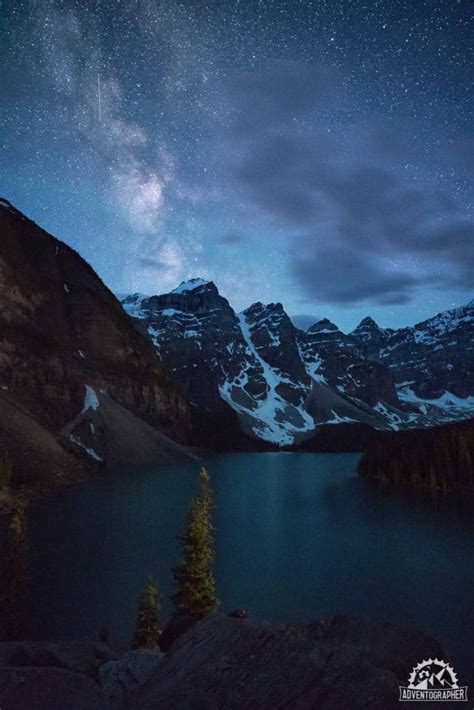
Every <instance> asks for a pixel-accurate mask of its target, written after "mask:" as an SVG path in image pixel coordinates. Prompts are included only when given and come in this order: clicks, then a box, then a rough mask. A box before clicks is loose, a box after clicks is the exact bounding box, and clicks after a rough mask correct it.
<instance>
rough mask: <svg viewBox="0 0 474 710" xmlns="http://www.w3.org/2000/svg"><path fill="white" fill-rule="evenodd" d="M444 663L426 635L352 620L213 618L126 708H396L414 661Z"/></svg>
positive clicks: (177, 646)
mask: <svg viewBox="0 0 474 710" xmlns="http://www.w3.org/2000/svg"><path fill="white" fill-rule="evenodd" d="M430 657H443V658H444V657H445V655H444V654H443V650H442V649H441V648H440V647H439V645H438V644H437V643H436V642H435V641H433V640H432V639H431V638H429V637H428V636H425V635H424V634H422V633H419V632H416V631H410V630H401V629H396V628H394V627H392V626H391V625H389V624H376V623H372V622H370V621H367V620H363V619H353V618H351V617H344V616H339V617H333V618H331V619H329V620H327V621H325V622H322V623H321V622H314V623H312V624H283V623H274V622H265V621H256V620H251V619H236V618H229V617H225V616H222V615H213V616H211V617H207V618H206V619H204V620H202V621H200V622H198V623H197V624H196V625H194V626H193V627H192V628H191V629H190V630H189V631H188V632H186V633H185V634H184V635H183V636H181V637H180V638H179V639H178V640H177V641H176V642H175V643H174V644H173V646H172V648H171V650H170V651H169V652H168V654H167V655H166V657H165V659H164V660H163V661H162V662H161V663H160V664H159V665H158V666H157V667H156V670H155V671H154V672H153V674H152V675H151V676H150V677H149V679H148V680H147V681H145V683H144V684H143V685H142V686H141V687H140V688H138V689H137V690H136V691H135V692H134V693H132V694H131V696H130V699H129V701H128V704H127V708H129V709H130V710H135V709H136V710H139V709H140V710H141V709H142V708H147V707H150V708H151V707H166V708H182V709H184V708H193V707H216V708H229V709H230V708H239V709H240V708H255V709H256V708H270V707H271V708H316V707H324V708H328V709H331V708H333V709H334V710H340V708H345V707H347V708H349V707H350V708H374V709H376V708H377V710H378V708H382V707H383V708H384V709H385V710H389V709H390V708H398V707H399V701H398V693H399V691H398V686H399V685H400V684H404V683H406V681H407V678H408V675H409V673H410V672H411V670H412V668H413V666H415V665H416V664H417V663H418V662H419V659H420V658H430Z"/></svg>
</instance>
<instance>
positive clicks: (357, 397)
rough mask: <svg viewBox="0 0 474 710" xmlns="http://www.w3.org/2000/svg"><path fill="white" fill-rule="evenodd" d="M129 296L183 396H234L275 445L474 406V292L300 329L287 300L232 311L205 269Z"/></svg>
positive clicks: (255, 430) (419, 422) (254, 428)
mask: <svg viewBox="0 0 474 710" xmlns="http://www.w3.org/2000/svg"><path fill="white" fill-rule="evenodd" d="M122 305H123V307H124V309H125V310H126V312H127V313H128V314H129V315H130V316H131V317H132V318H133V319H134V320H135V322H136V323H137V326H138V327H139V328H140V329H141V331H142V332H143V333H144V334H147V335H148V337H149V338H150V340H151V342H152V343H153V344H154V346H155V348H156V352H157V354H158V357H159V358H160V361H161V362H162V363H163V364H164V365H165V366H166V368H167V370H168V372H169V375H170V378H171V379H172V381H173V382H174V383H175V385H176V387H178V388H179V390H180V391H181V392H182V393H183V395H184V396H185V397H186V398H187V399H189V400H190V401H191V402H192V403H194V404H195V405H196V406H197V407H199V408H200V409H201V410H203V411H206V412H207V413H208V414H210V415H211V416H213V417H215V418H218V417H219V416H220V414H221V413H222V412H223V410H224V409H225V408H226V406H228V407H231V408H232V409H233V410H234V411H235V412H236V413H237V415H238V418H239V422H240V426H241V428H242V429H243V431H244V432H246V433H247V434H248V435H250V436H253V437H257V438H260V439H263V440H265V441H268V442H272V443H274V444H277V445H289V444H293V443H295V442H298V441H301V440H303V439H306V438H308V437H310V436H311V435H312V434H313V433H314V432H315V430H316V428H317V427H318V425H329V424H342V423H345V424H347V423H362V424H366V425H369V426H372V427H374V428H378V429H405V428H415V427H416V428H420V427H421V428H423V427H427V426H433V425H435V424H440V423H443V422H448V421H453V420H457V419H464V418H467V417H469V416H472V413H473V412H474V301H470V302H469V303H468V304H466V305H465V306H462V307H460V308H456V309H453V310H449V311H446V312H444V313H439V314H438V315H436V316H434V317H433V318H430V319H428V320H426V321H423V322H422V323H418V324H416V325H415V326H412V327H406V328H401V329H398V330H394V329H386V328H380V327H379V326H378V325H377V323H375V321H374V320H373V319H372V318H370V317H367V318H364V319H363V320H362V321H361V322H360V323H359V325H358V326H357V327H356V328H355V329H354V330H353V331H352V332H351V333H348V334H345V333H343V332H342V331H340V330H339V329H338V328H337V326H336V325H334V323H331V322H330V321H329V320H327V319H322V320H319V321H318V322H316V323H314V324H313V325H312V326H311V327H309V328H308V329H307V330H306V331H303V330H301V329H298V328H296V327H295V326H294V325H293V323H292V322H291V319H290V317H289V316H288V315H287V313H286V312H285V310H284V308H283V306H282V305H281V303H270V304H263V303H254V304H253V305H251V306H250V307H249V308H247V309H246V310H244V311H243V312H242V313H236V312H235V311H234V310H233V309H232V307H231V306H230V304H229V302H228V301H227V299H225V298H224V297H223V296H221V295H220V294H219V291H218V289H217V287H216V286H215V284H214V283H213V282H212V281H205V280H203V279H200V278H195V279H191V280H189V281H186V282H183V283H181V284H180V285H179V286H178V287H177V288H175V289H174V290H173V291H171V292H170V293H165V294H160V295H156V296H144V295H142V294H132V295H129V296H126V297H125V298H123V299H122Z"/></svg>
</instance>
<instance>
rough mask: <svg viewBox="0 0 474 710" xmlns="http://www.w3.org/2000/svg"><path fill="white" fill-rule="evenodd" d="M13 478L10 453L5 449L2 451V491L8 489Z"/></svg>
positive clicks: (0, 455) (0, 466)
mask: <svg viewBox="0 0 474 710" xmlns="http://www.w3.org/2000/svg"><path fill="white" fill-rule="evenodd" d="M11 477H12V462H11V459H10V456H9V455H8V451H7V450H6V449H4V450H3V451H0V491H2V490H3V489H4V488H6V487H7V486H8V485H9V484H10V481H11Z"/></svg>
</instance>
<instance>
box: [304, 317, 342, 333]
mask: <svg viewBox="0 0 474 710" xmlns="http://www.w3.org/2000/svg"><path fill="white" fill-rule="evenodd" d="M306 332H307V333H330V332H340V330H339V328H338V327H337V325H334V323H332V322H331V321H330V320H329V319H328V318H322V319H321V320H318V321H317V322H316V323H313V325H312V326H310V327H309V328H308V329H307V331H306Z"/></svg>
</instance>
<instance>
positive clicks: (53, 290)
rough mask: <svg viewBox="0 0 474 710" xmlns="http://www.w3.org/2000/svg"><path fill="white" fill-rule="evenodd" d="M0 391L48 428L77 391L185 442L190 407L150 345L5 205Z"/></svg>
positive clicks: (67, 251) (93, 280)
mask: <svg viewBox="0 0 474 710" xmlns="http://www.w3.org/2000/svg"><path fill="white" fill-rule="evenodd" d="M0 235H1V237H0V387H1V388H2V391H3V392H4V393H5V394H8V396H9V397H10V400H14V402H15V404H16V405H17V406H18V407H21V408H22V409H23V410H24V411H26V412H27V413H28V414H29V415H30V416H32V417H34V419H35V420H36V421H38V422H39V423H40V424H41V425H42V426H44V427H46V428H47V429H49V430H51V431H54V432H57V431H59V430H60V429H62V428H63V427H64V426H65V425H66V423H67V422H68V421H69V420H71V419H72V418H74V417H75V416H76V415H77V414H78V413H80V412H81V410H82V409H83V407H84V397H85V393H86V385H87V386H89V387H90V388H92V389H93V390H94V391H97V392H102V393H104V394H106V395H108V396H109V397H110V398H112V399H113V400H115V401H116V402H118V403H119V404H120V405H122V406H123V407H125V408H126V409H128V410H130V412H132V413H133V414H134V415H136V416H138V417H140V418H142V419H144V420H146V421H147V422H149V423H150V424H152V425H153V426H158V427H160V429H162V430H163V431H165V432H166V433H168V434H170V435H172V436H173V437H176V438H179V439H181V440H186V439H187V437H188V436H189V430H190V409H189V406H188V404H187V403H186V401H185V399H184V398H183V397H182V396H181V395H180V394H178V393H177V392H176V390H175V389H174V387H173V386H172V385H171V384H170V382H169V380H168V379H167V376H166V374H165V371H164V370H163V367H162V365H161V364H160V363H159V361H158V359H157V356H156V352H155V349H154V348H153V346H152V344H151V343H150V341H149V339H148V338H146V337H144V336H143V334H141V333H140V332H139V331H138V330H137V329H136V327H135V326H134V324H133V322H132V321H131V319H130V318H129V317H128V316H127V315H126V314H125V313H124V311H123V309H122V307H121V305H120V303H119V302H118V301H117V299H116V298H115V296H114V295H113V294H112V293H111V292H110V291H109V290H108V289H107V287H106V286H104V284H103V283H102V281H101V280H100V278H99V277H98V276H97V274H96V273H95V272H94V271H93V269H92V268H91V267H90V266H89V265H88V264H87V263H86V262H85V261H84V260H83V259H82V258H81V257H80V256H79V255H78V254H77V253H76V252H74V251H73V250H72V249H71V248H69V247H68V246H67V245H65V244H64V243H62V242H60V241H59V240H57V239H55V238H54V237H52V236H51V235H49V234H47V233H46V232H45V231H44V230H42V229H41V228H39V227H38V226H37V225H36V224H34V223H33V222H32V221H31V220H29V219H27V218H26V217H25V216H24V215H22V214H21V213H20V212H19V211H17V210H16V209H15V208H13V207H12V206H11V205H10V204H9V203H8V202H7V201H5V200H2V201H1V202H0Z"/></svg>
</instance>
